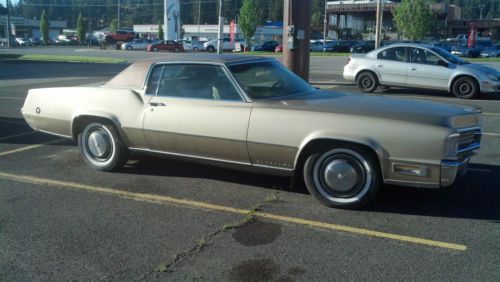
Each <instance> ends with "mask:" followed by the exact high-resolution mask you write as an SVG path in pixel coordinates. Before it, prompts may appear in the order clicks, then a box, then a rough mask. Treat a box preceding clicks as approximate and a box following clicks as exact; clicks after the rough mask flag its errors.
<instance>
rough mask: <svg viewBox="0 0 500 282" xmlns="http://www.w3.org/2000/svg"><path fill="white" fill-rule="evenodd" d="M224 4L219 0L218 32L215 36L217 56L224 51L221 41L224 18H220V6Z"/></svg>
mask: <svg viewBox="0 0 500 282" xmlns="http://www.w3.org/2000/svg"><path fill="white" fill-rule="evenodd" d="M223 3H224V2H223V1H222V0H219V32H218V35H217V39H218V40H217V54H222V53H223V51H224V50H222V49H223V48H224V46H223V44H222V40H223V36H224V17H223V16H222V4H223Z"/></svg>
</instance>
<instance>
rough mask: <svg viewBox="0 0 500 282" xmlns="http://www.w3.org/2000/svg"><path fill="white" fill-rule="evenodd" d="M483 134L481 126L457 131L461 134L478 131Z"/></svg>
mask: <svg viewBox="0 0 500 282" xmlns="http://www.w3.org/2000/svg"><path fill="white" fill-rule="evenodd" d="M478 130H479V132H481V126H471V127H464V128H459V129H457V131H458V132H459V133H462V132H465V131H478Z"/></svg>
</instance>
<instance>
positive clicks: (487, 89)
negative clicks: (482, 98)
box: [480, 79, 500, 93]
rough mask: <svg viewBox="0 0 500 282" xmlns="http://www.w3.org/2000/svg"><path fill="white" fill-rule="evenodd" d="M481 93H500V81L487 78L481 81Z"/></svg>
mask: <svg viewBox="0 0 500 282" xmlns="http://www.w3.org/2000/svg"><path fill="white" fill-rule="evenodd" d="M480 89H481V93H500V81H498V80H497V81H494V80H491V79H485V80H483V81H481V83H480Z"/></svg>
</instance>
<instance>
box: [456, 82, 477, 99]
mask: <svg viewBox="0 0 500 282" xmlns="http://www.w3.org/2000/svg"><path fill="white" fill-rule="evenodd" d="M452 92H453V95H455V97H457V98H460V99H471V98H474V97H476V95H477V94H478V92H479V87H478V85H477V83H476V81H475V80H474V79H473V78H471V77H461V78H459V79H457V80H456V81H455V83H453V88H452Z"/></svg>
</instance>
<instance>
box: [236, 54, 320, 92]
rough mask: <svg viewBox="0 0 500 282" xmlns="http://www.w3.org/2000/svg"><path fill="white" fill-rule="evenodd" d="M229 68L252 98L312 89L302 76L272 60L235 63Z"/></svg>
mask: <svg viewBox="0 0 500 282" xmlns="http://www.w3.org/2000/svg"><path fill="white" fill-rule="evenodd" d="M229 69H230V70H231V72H232V74H233V75H234V77H235V78H236V80H237V81H238V83H239V84H240V85H241V87H242V88H243V90H245V92H246V93H247V95H248V96H250V98H252V99H268V98H279V97H283V96H288V95H292V94H297V93H303V92H309V91H313V90H314V88H313V87H312V86H311V85H309V84H308V83H307V82H305V81H304V80H302V78H300V77H298V76H296V75H295V74H294V73H292V72H291V71H289V70H288V69H286V68H285V67H284V66H283V65H281V64H280V63H278V62H274V61H267V62H256V63H245V64H237V65H232V66H229Z"/></svg>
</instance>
